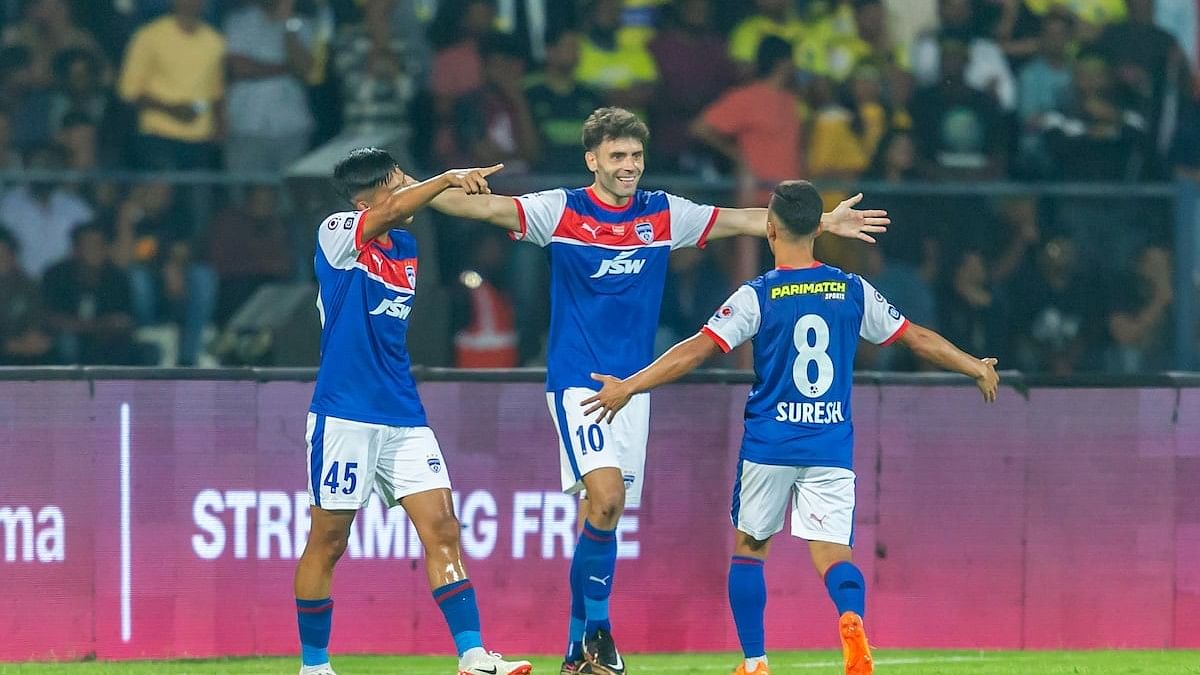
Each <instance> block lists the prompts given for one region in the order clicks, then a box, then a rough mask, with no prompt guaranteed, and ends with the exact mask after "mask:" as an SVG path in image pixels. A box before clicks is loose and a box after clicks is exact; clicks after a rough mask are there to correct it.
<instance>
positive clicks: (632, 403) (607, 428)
mask: <svg viewBox="0 0 1200 675" xmlns="http://www.w3.org/2000/svg"><path fill="white" fill-rule="evenodd" d="M595 393H596V392H595V391H592V390H591V389H585V388H583V387H572V388H570V389H565V390H563V391H548V392H546V404H547V405H548V406H549V407H550V417H551V418H552V419H553V420H554V428H555V430H557V431H558V456H559V472H560V473H561V475H562V490H563V492H565V493H567V494H576V493H578V492H580V491H581V490H583V477H584V476H586V475H587V474H589V473H591V472H592V471H595V470H596V469H602V468H605V467H610V466H611V467H615V468H617V469H620V470H621V475H622V476H624V478H625V506H626V507H629V508H637V507H638V506H639V505H640V504H641V502H642V481H643V478H644V477H645V473H646V471H645V470H646V440H647V439H648V438H649V437H650V394H637V395H635V396H634V397H633V398H631V399H629V404H628V405H626V406H625V407H624V408H622V409H621V412H619V413H617V417H616V419H614V420H613V421H612V424H609V423H607V422H597V421H596V415H595V414H593V415H592V416H590V417H588V416H585V415H584V414H583V411H584V407H583V406H581V405H580V403H582V402H583V400H584V399H586V398H588V397H590V396H592V395H594V394H595Z"/></svg>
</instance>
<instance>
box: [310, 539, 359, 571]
mask: <svg viewBox="0 0 1200 675" xmlns="http://www.w3.org/2000/svg"><path fill="white" fill-rule="evenodd" d="M349 542H350V533H349V532H343V531H341V530H333V531H328V532H313V536H310V537H309V541H308V547H307V548H306V549H305V553H309V554H311V555H314V556H316V557H317V558H318V559H319V560H320V561H321V562H322V563H324V564H326V565H327V566H329V567H333V566H334V564H336V563H337V561H338V560H339V559H341V557H342V556H343V555H344V554H345V553H346V547H347V546H348V545H349Z"/></svg>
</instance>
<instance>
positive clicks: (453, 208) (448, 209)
mask: <svg viewBox="0 0 1200 675" xmlns="http://www.w3.org/2000/svg"><path fill="white" fill-rule="evenodd" d="M429 205H430V206H432V207H433V209H434V210H435V211H438V212H440V213H444V214H446V215H448V216H454V217H455V218H468V219H470V220H481V221H483V222H485V223H489V224H492V225H495V226H497V227H502V228H504V229H506V230H508V231H510V232H520V231H521V217H520V214H519V213H518V212H517V202H516V200H514V199H513V198H512V197H506V196H504V195H490V194H468V193H466V192H464V191H463V190H446V191H445V192H443V193H441V194H440V195H438V196H437V197H436V198H435V199H434V200H433V201H432V202H430V203H429Z"/></svg>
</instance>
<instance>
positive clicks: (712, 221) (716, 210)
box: [696, 206, 721, 248]
mask: <svg viewBox="0 0 1200 675" xmlns="http://www.w3.org/2000/svg"><path fill="white" fill-rule="evenodd" d="M720 214H721V207H719V206H714V207H713V212H712V216H710V217H709V219H708V225H705V226H704V231H703V232H701V233H700V240H699V241H697V242H696V248H704V247H705V246H708V233H709V232H712V229H713V225H716V224H717V216H719V215H720Z"/></svg>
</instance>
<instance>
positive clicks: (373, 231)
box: [362, 164, 511, 241]
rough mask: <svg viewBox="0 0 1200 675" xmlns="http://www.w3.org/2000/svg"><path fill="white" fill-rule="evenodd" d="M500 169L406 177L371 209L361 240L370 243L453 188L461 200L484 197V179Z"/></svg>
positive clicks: (456, 170) (364, 224) (497, 166)
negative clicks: (476, 196) (417, 177)
mask: <svg viewBox="0 0 1200 675" xmlns="http://www.w3.org/2000/svg"><path fill="white" fill-rule="evenodd" d="M502 168H504V165H503V164H496V165H494V166H489V167H487V168H483V169H450V170H449V171H447V172H445V173H443V174H441V175H439V176H435V177H433V178H430V179H429V180H424V181H420V182H416V181H414V180H411V179H409V178H408V177H407V176H406V177H405V180H404V181H403V183H402V184H401V186H400V187H399V188H398V189H396V190H394V191H392V193H391V194H390V195H388V196H387V198H386V199H384V200H383V201H382V202H381V203H378V204H373V205H372V206H371V208H370V215H369V216H368V217H367V218H366V219H365V221H364V222H363V233H362V237H363V241H370V240H371V239H374V238H375V237H378V236H379V235H381V234H383V233H384V232H387V231H388V230H389V229H391V228H392V227H393V226H394V225H395V224H396V223H402V222H404V221H406V220H408V219H409V218H410V217H412V215H413V214H414V213H416V212H417V211H418V210H419V209H420V208H421V207H423V206H425V205H426V204H429V203H430V201H431V200H433V199H434V198H435V197H437V196H438V195H441V194H444V193H445V192H446V191H448V190H450V189H451V188H455V189H456V191H457V192H459V193H460V194H462V195H463V196H464V197H465V196H466V195H467V194H479V195H483V196H487V192H489V190H490V188H489V187H488V184H487V177H488V176H490V175H492V174H493V173H496V172H497V171H499V170H500V169H502ZM509 201H511V200H509Z"/></svg>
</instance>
